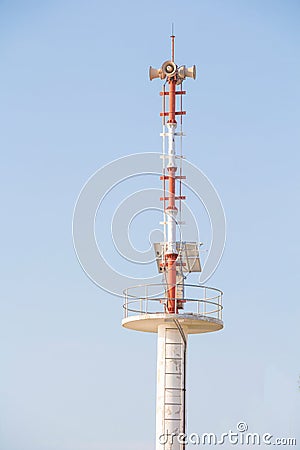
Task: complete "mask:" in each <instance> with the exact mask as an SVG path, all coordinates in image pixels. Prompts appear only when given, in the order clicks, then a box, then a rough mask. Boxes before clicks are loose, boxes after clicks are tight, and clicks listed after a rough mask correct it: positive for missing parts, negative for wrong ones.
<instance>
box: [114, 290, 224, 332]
mask: <svg viewBox="0 0 300 450" xmlns="http://www.w3.org/2000/svg"><path fill="white" fill-rule="evenodd" d="M183 289H184V292H185V295H184V296H183V295H182V298H176V299H174V303H175V311H176V313H175V314H171V313H168V311H167V310H166V309H167V300H166V295H165V286H164V285H163V284H147V285H139V286H133V287H130V288H128V289H126V290H125V291H124V296H125V303H124V305H123V308H124V318H123V320H122V326H123V327H125V328H128V329H131V330H136V331H144V332H148V333H157V329H158V326H159V325H162V324H166V323H169V322H170V323H171V322H174V320H177V321H178V322H179V323H180V325H181V326H182V328H183V329H184V331H185V333H186V334H200V333H210V332H213V331H219V330H221V329H222V328H223V326H224V325H223V321H222V311H223V306H222V296H223V292H222V291H220V290H219V289H216V288H211V287H207V286H200V285H195V284H186V285H184V286H183V285H177V292H178V291H179V292H182V294H183Z"/></svg>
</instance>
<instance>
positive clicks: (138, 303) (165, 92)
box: [122, 33, 223, 450]
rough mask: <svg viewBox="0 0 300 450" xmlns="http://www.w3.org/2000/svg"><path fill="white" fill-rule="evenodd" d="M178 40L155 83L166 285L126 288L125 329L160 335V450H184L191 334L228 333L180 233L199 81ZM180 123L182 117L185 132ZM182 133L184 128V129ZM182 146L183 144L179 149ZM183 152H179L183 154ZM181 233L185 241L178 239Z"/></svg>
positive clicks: (159, 252) (192, 248)
mask: <svg viewBox="0 0 300 450" xmlns="http://www.w3.org/2000/svg"><path fill="white" fill-rule="evenodd" d="M174 44H175V36H174V35H173V33H172V36H171V59H170V60H168V61H165V62H164V63H163V64H162V66H161V67H160V68H159V69H154V68H153V67H151V66H150V70H149V77H150V80H153V79H155V78H158V79H160V80H163V86H162V91H161V92H160V95H161V96H162V105H163V106H162V109H163V110H162V112H161V113H160V115H161V116H162V128H163V129H162V133H161V136H162V141H163V153H162V176H161V177H160V178H161V181H162V185H163V197H161V199H160V200H161V201H162V204H163V216H164V217H163V222H162V225H163V231H164V241H163V242H159V243H156V244H154V250H155V256H156V262H157V268H158V271H159V273H161V274H162V277H163V281H162V283H161V284H148V285H140V286H134V287H130V288H127V289H125V291H124V295H125V303H124V305H123V306H124V318H123V321H122V325H123V327H125V328H129V329H132V330H136V331H144V332H149V333H157V335H158V342H157V397H156V450H183V449H185V448H186V446H185V444H184V443H183V441H184V439H183V437H184V435H185V433H186V351H187V341H188V335H189V334H200V333H208V332H213V331H218V330H220V329H222V328H223V321H222V309H223V306H222V294H223V293H222V291H220V290H219V289H216V288H211V287H206V286H203V285H199V284H188V283H187V281H186V279H187V275H188V274H189V273H191V272H201V264H200V257H199V245H200V244H199V243H198V242H184V241H182V236H181V234H180V233H179V232H178V225H180V223H181V220H182V219H181V209H182V208H181V204H182V201H184V200H185V196H183V195H182V185H183V183H182V180H184V179H185V176H184V175H183V173H182V158H183V155H182V137H183V135H184V134H183V131H182V118H183V115H185V114H186V112H185V111H183V109H182V105H183V102H182V99H183V96H184V95H185V94H186V91H184V90H183V82H184V80H185V79H186V78H193V79H195V78H196V67H195V66H192V67H186V66H184V65H183V66H177V65H176V63H175V60H174V47H175V45H174ZM177 118H179V127H178V122H177ZM178 128H179V129H178ZM177 142H179V145H176V144H177ZM177 147H178V148H179V151H177ZM178 234H180V236H178Z"/></svg>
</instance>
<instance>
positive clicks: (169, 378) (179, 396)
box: [164, 320, 186, 450]
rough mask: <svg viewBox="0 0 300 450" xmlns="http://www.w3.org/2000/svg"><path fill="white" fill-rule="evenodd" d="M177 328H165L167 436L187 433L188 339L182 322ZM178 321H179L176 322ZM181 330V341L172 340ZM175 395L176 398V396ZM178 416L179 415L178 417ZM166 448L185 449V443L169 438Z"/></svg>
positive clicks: (171, 449) (165, 420) (165, 411)
mask: <svg viewBox="0 0 300 450" xmlns="http://www.w3.org/2000/svg"><path fill="white" fill-rule="evenodd" d="M174 322H175V325H176V328H174V327H172V328H171V327H170V328H166V330H165V333H166V334H165V367H164V369H165V370H164V377H165V391H164V425H165V430H164V431H165V436H167V435H169V436H170V435H171V434H172V433H174V434H176V435H179V434H180V433H185V389H186V388H185V378H186V377H185V353H186V340H185V335H184V332H183V330H182V328H181V326H180V324H179V323H178V322H177V320H176V321H174ZM176 322H177V323H176ZM174 331H175V332H177V333H178V332H179V333H180V334H179V336H180V341H179V340H177V341H175V342H174V341H173V342H172V334H174ZM174 397H175V398H174ZM177 416H178V417H177ZM164 449H165V450H173V449H174V450H175V449H176V450H177V449H180V450H184V449H185V445H184V444H179V443H178V440H177V439H176V438H175V437H174V438H172V437H171V436H170V438H169V439H168V442H167V443H166V444H165V446H164Z"/></svg>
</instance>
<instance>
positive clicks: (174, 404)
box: [165, 403, 182, 406]
mask: <svg viewBox="0 0 300 450" xmlns="http://www.w3.org/2000/svg"><path fill="white" fill-rule="evenodd" d="M165 405H171V406H172V405H173V406H182V403H165Z"/></svg>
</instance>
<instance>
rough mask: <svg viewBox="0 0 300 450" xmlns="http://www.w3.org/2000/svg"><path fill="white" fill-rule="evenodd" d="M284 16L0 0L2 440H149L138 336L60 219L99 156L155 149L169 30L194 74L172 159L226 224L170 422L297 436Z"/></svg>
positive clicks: (123, 446)
mask: <svg viewBox="0 0 300 450" xmlns="http://www.w3.org/2000/svg"><path fill="white" fill-rule="evenodd" d="M299 16H300V6H299V2H297V1H292V0H287V1H278V0H272V1H271V0H262V1H258V0H254V1H251V2H250V1H243V2H241V1H237V0H234V1H230V0H228V1H216V0H210V1H209V0H201V1H195V0H193V1H190V2H188V4H184V3H183V2H178V1H175V2H174V3H173V7H172V8H171V5H170V2H164V3H163V2H158V1H156V0H154V1H152V2H136V1H132V2H120V1H112V2H105V3H104V2H97V1H92V0H86V1H82V0H80V1H79V0H75V1H72V2H71V1H63V2H59V1H55V0H53V1H47V0H45V1H43V2H37V1H28V2H21V1H14V0H12V1H9V2H8V1H2V2H1V4H0V49H1V71H0V93H1V102H0V120H1V122H0V123H1V133H0V148H1V156H2V158H1V162H2V164H1V166H2V171H1V180H2V189H1V206H2V220H1V249H2V256H3V257H2V263H1V272H0V273H1V288H2V294H1V299H0V366H1V371H0V373H1V375H0V396H1V402H0V448H1V450H2V449H3V450H129V449H130V450H135V449H140V448H143V449H144V450H148V449H152V448H153V446H154V426H155V415H154V413H155V409H154V408H155V358H156V339H155V336H152V335H143V334H137V333H135V332H130V331H127V330H123V329H122V327H121V319H122V308H121V303H120V301H119V300H118V299H117V298H115V297H113V296H111V295H109V294H107V293H105V292H103V291H101V290H100V289H99V288H98V287H97V286H95V285H94V284H93V283H92V282H91V281H90V280H89V279H88V278H87V277H86V275H85V274H84V272H83V271H82V269H81V267H80V265H79V263H78V261H77V259H76V255H75V252H74V249H73V244H72V233H71V222H72V214H73V209H74V205H75V201H76V198H77V196H78V194H79V192H80V189H81V188H82V186H83V184H84V183H85V182H86V180H87V179H88V178H89V177H90V176H91V175H92V174H93V173H94V172H95V171H96V170H97V169H98V168H99V167H101V166H102V165H104V164H106V163H108V162H110V161H111V160H113V159H115V158H118V157H121V156H125V155H127V154H130V153H135V152H147V151H157V152H159V151H160V149H161V143H160V137H159V133H160V131H161V130H160V118H159V112H160V98H159V95H158V92H159V88H160V83H159V82H158V81H157V80H156V81H153V82H152V83H150V82H149V81H148V66H149V65H150V64H151V65H153V66H159V65H160V64H161V63H162V61H164V60H166V59H167V58H168V57H169V54H170V53H169V52H170V47H169V34H170V27H171V25H170V24H171V22H175V32H176V36H177V37H176V61H177V62H178V64H186V65H191V64H196V65H197V74H198V77H197V80H196V81H195V82H193V81H190V82H188V83H186V86H185V87H186V89H187V91H188V95H187V96H186V97H187V98H186V99H185V107H186V109H187V111H188V114H187V116H186V119H185V131H186V133H187V137H186V140H185V142H184V149H185V150H184V152H185V154H186V156H187V158H188V159H189V160H190V161H191V162H193V163H194V164H196V165H197V166H198V167H199V168H201V170H203V172H204V173H205V174H206V175H207V176H208V177H209V179H210V180H211V181H212V182H213V184H214V186H215V187H216V189H217V190H218V192H219V194H220V197H221V199H222V202H223V205H224V209H225V213H226V218H227V244H226V250H225V253H224V256H223V259H222V262H221V265H220V266H219V268H218V270H217V271H216V273H215V274H214V276H213V277H212V279H211V280H210V284H211V285H214V286H216V287H219V288H221V289H222V290H224V292H225V296H224V304H225V312H224V320H225V329H224V330H223V331H222V332H220V333H216V334H213V335H206V336H193V337H191V339H190V348H189V363H188V389H189V393H188V405H189V406H188V426H189V431H190V432H198V433H200V432H205V431H206V432H209V431H212V432H215V433H222V432H226V431H228V429H230V428H231V429H234V427H235V425H236V423H237V422H238V421H239V420H244V421H246V422H247V423H248V425H249V431H253V432H254V431H256V432H270V433H273V434H274V436H276V437H289V436H290V437H296V438H298V439H300V435H299V422H300V412H299V411H300V391H299V389H298V384H297V383H298V378H299V375H300V358H299V352H300V348H299V337H300V336H299V333H300V331H299V310H300V307H299V293H298V285H297V281H298V279H299V276H298V268H299V225H300V224H299V218H300V213H299V140H300V139H299V138H300V136H299V134H300V133H299V113H300V106H299V105H300V89H299V75H300V62H299V61H300V58H299V56H300V55H299V53H300V50H299V49H300V32H299ZM199 226H200V229H201V224H199ZM141 237H142V235H140V236H139V239H140V241H142V239H141ZM113 258H115V262H116V264H118V261H117V255H116V256H115V257H114V256H113ZM154 269H155V267H154V266H153V270H154ZM124 287H126V286H124Z"/></svg>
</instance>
